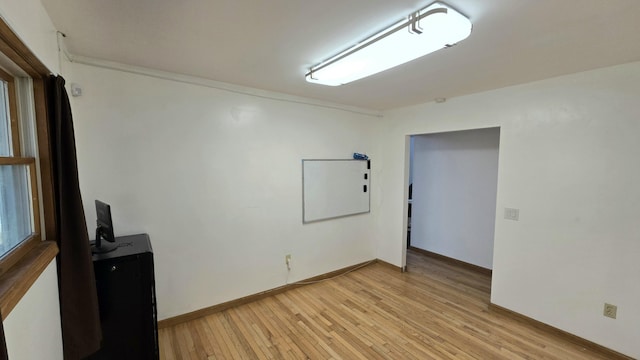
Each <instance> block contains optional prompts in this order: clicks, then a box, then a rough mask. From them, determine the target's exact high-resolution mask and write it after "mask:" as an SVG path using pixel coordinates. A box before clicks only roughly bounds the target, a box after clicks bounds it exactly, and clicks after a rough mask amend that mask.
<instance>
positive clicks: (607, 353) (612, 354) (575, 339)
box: [489, 303, 634, 360]
mask: <svg viewBox="0 0 640 360" xmlns="http://www.w3.org/2000/svg"><path fill="white" fill-rule="evenodd" d="M489 310H490V311H492V312H495V313H499V314H502V315H505V316H508V317H510V318H512V319H515V320H517V321H520V322H523V323H525V324H529V325H531V326H533V327H535V328H537V329H540V330H542V331H545V332H551V333H553V334H554V335H555V336H557V337H559V338H562V339H565V340H567V341H569V342H572V343H574V344H576V345H578V346H581V347H583V348H587V349H589V350H591V351H593V352H596V353H598V354H600V355H603V356H604V357H605V358H607V359H611V360H617V359H620V360H634V359H633V358H632V357H630V356H627V355H624V354H621V353H619V352H617V351H615V350H611V349H609V348H607V347H604V346H602V345H599V344H596V343H594V342H593V341H589V340H587V339H583V338H581V337H579V336H576V335H573V334H571V333H568V332H566V331H564V330H560V329H558V328H555V327H553V326H551V325H548V324H545V323H543V322H540V321H538V320H535V319H532V318H530V317H528V316H525V315H522V314H520V313H517V312H515V311H512V310H509V309H507V308H503V307H502V306H500V305H496V304H494V303H490V304H489Z"/></svg>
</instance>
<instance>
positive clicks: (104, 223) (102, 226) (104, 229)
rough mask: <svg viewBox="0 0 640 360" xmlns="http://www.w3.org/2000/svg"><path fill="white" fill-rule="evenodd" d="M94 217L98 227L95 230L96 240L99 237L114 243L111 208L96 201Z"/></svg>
mask: <svg viewBox="0 0 640 360" xmlns="http://www.w3.org/2000/svg"><path fill="white" fill-rule="evenodd" d="M96 216H97V219H96V223H97V226H98V229H97V230H96V240H98V237H100V238H102V239H104V240H107V241H109V242H114V241H115V237H114V235H113V222H112V221H111V206H109V204H106V203H103V202H102V201H100V200H96Z"/></svg>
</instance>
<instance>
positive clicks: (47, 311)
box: [3, 261, 63, 360]
mask: <svg viewBox="0 0 640 360" xmlns="http://www.w3.org/2000/svg"><path fill="white" fill-rule="evenodd" d="M54 324H55V325H57V326H52V325H54ZM3 325H4V331H5V338H6V341H7V352H8V353H9V358H10V359H18V360H22V359H34V360H36V359H47V360H55V359H62V358H63V356H62V330H61V329H60V308H59V307H58V277H57V275H56V263H55V261H53V262H51V264H49V266H48V267H47V268H46V270H45V271H44V272H43V273H42V275H40V277H39V278H38V280H36V282H35V283H34V284H33V286H31V288H30V289H29V291H28V292H27V293H26V294H25V296H24V297H23V298H22V300H20V302H19V303H18V305H16V307H15V308H14V309H13V311H11V313H10V314H9V316H7V318H6V319H5V320H4V323H3Z"/></svg>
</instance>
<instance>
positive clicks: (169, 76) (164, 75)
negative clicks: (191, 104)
mask: <svg viewBox="0 0 640 360" xmlns="http://www.w3.org/2000/svg"><path fill="white" fill-rule="evenodd" d="M61 42H63V43H64V41H61ZM61 51H63V52H64V56H65V57H66V58H67V59H68V60H69V61H70V62H72V63H77V64H83V65H89V66H96V67H101V68H105V69H111V70H117V71H123V72H128V73H132V74H137V75H144V76H150V77H154V78H158V79H163V80H170V81H177V82H181V83H186V84H191V85H198V86H204V87H208V88H212V89H218V90H222V91H228V92H232V93H236V94H242V95H249V96H254V97H259V98H263V99H270V100H276V101H284V102H289V103H296V104H304V105H311V106H318V107H323V108H329V109H335V110H342V111H347V112H352V113H356V114H361V115H367V116H372V117H376V118H381V117H382V116H383V115H382V112H380V111H375V110H370V109H365V108H359V107H355V106H347V105H341V104H336V103H331V102H325V101H319V100H314V99H309V98H304V97H300V96H293V95H287V94H282V93H278V92H272V91H266V90H259V89H254V88H250V87H246V86H240V85H234V84H229V83H224V82H220V81H215V80H210V79H205V78H200V77H196V76H189V75H183V74H177V73H172V72H168V71H162V70H154V69H149V68H145V67H141V66H134V65H128V64H122V63H118V62H114V61H108V60H102V59H96V58H91V57H86V56H80V55H73V54H71V53H69V52H68V51H66V49H64V48H62V49H61Z"/></svg>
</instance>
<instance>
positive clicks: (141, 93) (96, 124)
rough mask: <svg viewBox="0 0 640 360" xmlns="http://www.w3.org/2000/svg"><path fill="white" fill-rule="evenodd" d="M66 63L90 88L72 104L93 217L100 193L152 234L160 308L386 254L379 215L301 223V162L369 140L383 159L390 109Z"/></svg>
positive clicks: (117, 212)
mask: <svg viewBox="0 0 640 360" xmlns="http://www.w3.org/2000/svg"><path fill="white" fill-rule="evenodd" d="M64 68H65V69H69V71H70V73H69V76H68V80H69V82H74V83H77V84H79V85H80V86H82V87H83V96H82V97H78V98H73V99H72V108H73V111H74V122H75V126H76V140H77V149H78V161H79V172H80V184H81V189H82V194H83V198H84V201H85V210H86V213H87V217H88V220H87V223H88V224H94V223H95V209H94V205H93V201H94V199H101V200H103V201H105V202H107V203H110V204H111V210H112V215H113V218H114V227H115V231H116V235H124V234H132V233H141V232H147V233H149V235H150V238H151V243H152V246H153V248H154V256H155V265H156V285H157V295H158V316H159V318H160V319H164V318H167V317H172V316H176V315H180V314H183V313H186V312H190V311H194V310H197V309H201V308H205V307H208V306H212V305H215V304H218V303H222V302H225V301H229V300H233V299H237V298H239V297H242V296H246V295H250V294H255V293H258V292H261V291H264V290H268V289H272V288H275V287H278V286H282V285H284V284H285V283H286V282H287V281H288V282H292V281H296V280H301V279H305V278H309V277H312V276H315V275H318V274H323V273H327V272H330V271H333V270H336V269H339V268H343V267H346V266H350V265H353V264H356V263H359V262H363V261H367V260H371V259H374V258H375V243H374V239H373V227H374V222H373V216H371V215H370V214H363V215H356V216H351V217H345V218H340V219H335V220H328V221H323V222H318V223H312V224H306V225H303V224H302V162H301V160H302V159H303V158H323V159H328V158H349V157H350V156H351V154H352V153H353V152H356V151H358V152H366V153H368V154H369V155H370V156H372V158H373V163H372V164H373V165H372V166H373V167H374V168H375V166H376V160H375V153H373V151H372V148H373V144H374V143H373V138H374V136H373V131H374V130H372V127H373V126H374V125H375V124H376V123H377V122H379V121H380V119H379V118H378V117H374V116H369V115H362V114H357V113H353V112H349V111H344V110H337V109H329V108H324V107H319V106H313V105H306V104H300V103H293V102H289V101H280V100H271V99H265V98H262V97H258V96H252V95H244V94H239V93H233V92H229V91H224V90H218V89H214V88H209V87H205V86H197V85H191V84H186V83H182V82H177V81H171V80H161V79H158V78H154V77H149V76H144V75H136V74H131V73H128V72H124V71H116V70H109V69H105V68H100V67H95V66H88V65H81V64H77V63H71V64H65V65H64ZM374 173H375V170H374ZM372 196H373V197H375V194H372ZM286 254H291V255H292V270H291V273H290V274H287V269H286V266H285V260H284V258H285V255H286Z"/></svg>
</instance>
